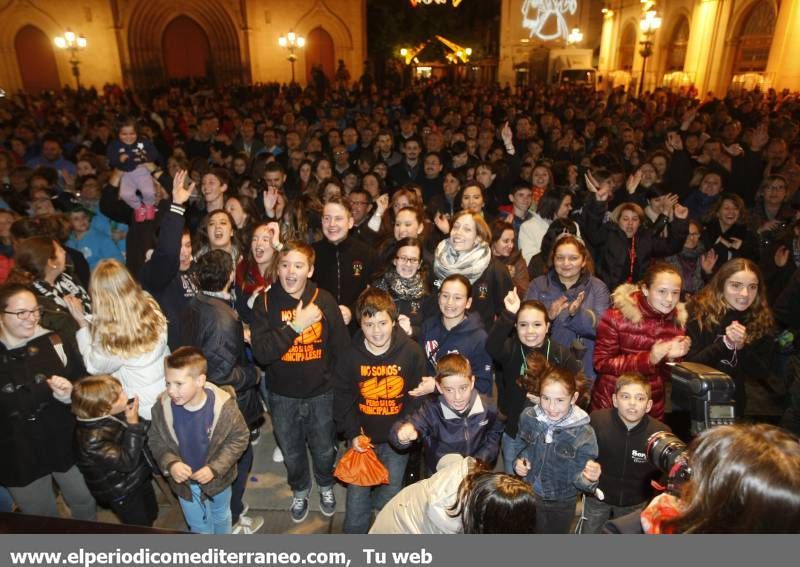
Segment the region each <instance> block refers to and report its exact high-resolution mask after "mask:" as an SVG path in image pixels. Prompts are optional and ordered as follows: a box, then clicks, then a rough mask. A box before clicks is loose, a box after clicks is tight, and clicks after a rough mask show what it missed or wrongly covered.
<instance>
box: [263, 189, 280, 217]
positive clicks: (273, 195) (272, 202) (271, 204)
mask: <svg viewBox="0 0 800 567" xmlns="http://www.w3.org/2000/svg"><path fill="white" fill-rule="evenodd" d="M262 199H263V200H264V211H265V212H266V213H267V215H269V216H270V217H273V216H275V206H276V205H277V204H278V189H277V187H267V190H266V191H264V195H263V197H262Z"/></svg>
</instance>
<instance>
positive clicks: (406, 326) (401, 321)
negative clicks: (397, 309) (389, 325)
mask: <svg viewBox="0 0 800 567" xmlns="http://www.w3.org/2000/svg"><path fill="white" fill-rule="evenodd" d="M397 324H398V325H399V326H400V328H401V329H403V331H405V333H406V334H407V335H408V336H409V337H410V336H411V335H412V334H413V332H414V331H413V329H412V328H411V319H409V318H408V315H398V316H397Z"/></svg>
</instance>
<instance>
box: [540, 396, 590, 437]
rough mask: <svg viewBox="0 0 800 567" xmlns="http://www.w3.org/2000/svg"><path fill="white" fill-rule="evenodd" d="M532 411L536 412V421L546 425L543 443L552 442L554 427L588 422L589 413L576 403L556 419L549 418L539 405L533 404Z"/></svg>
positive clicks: (575, 425) (565, 426) (573, 425)
mask: <svg viewBox="0 0 800 567" xmlns="http://www.w3.org/2000/svg"><path fill="white" fill-rule="evenodd" d="M534 411H535V412H536V419H537V421H539V422H540V423H544V424H545V425H546V426H547V432H546V433H545V435H544V442H545V443H552V442H553V431H555V430H556V429H567V428H569V427H578V426H579V425H587V424H588V423H589V414H588V413H586V412H585V411H583V410H582V409H581V408H579V407H578V406H576V405H573V406H572V407H571V408H570V411H569V413H567V415H565V416H564V417H562V418H561V419H559V420H557V421H553V420H552V419H550V417H549V416H548V415H547V413H545V411H544V410H543V409H542V406H540V405H536V406H534Z"/></svg>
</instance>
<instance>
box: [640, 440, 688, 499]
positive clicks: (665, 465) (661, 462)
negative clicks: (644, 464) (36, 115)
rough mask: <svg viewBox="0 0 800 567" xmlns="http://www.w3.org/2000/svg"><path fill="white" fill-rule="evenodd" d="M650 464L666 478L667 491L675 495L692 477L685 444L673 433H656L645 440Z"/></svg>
mask: <svg viewBox="0 0 800 567" xmlns="http://www.w3.org/2000/svg"><path fill="white" fill-rule="evenodd" d="M645 453H646V454H647V458H648V459H649V460H650V463H651V464H652V465H653V466H654V467H656V468H657V469H658V470H660V471H661V472H662V473H664V474H665V475H666V477H667V491H668V492H671V493H673V494H677V493H678V491H679V490H680V487H681V485H682V484H683V483H685V482H686V481H687V480H689V477H690V476H692V465H691V463H690V462H689V452H688V451H687V449H686V444H685V443H684V442H683V441H681V440H680V439H679V438H678V437H677V436H676V435H675V434H674V433H670V432H669V431H657V432H656V433H653V434H652V435H651V436H650V438H649V439H648V440H647V448H646V449H645Z"/></svg>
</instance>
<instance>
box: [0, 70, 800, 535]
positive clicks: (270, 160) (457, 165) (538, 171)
mask: <svg viewBox="0 0 800 567" xmlns="http://www.w3.org/2000/svg"><path fill="white" fill-rule="evenodd" d="M346 83H347V81H344V82H343V84H338V85H337V88H336V89H330V90H323V91H322V92H319V91H317V90H315V89H314V88H313V87H308V88H305V89H303V88H300V87H299V86H297V85H291V86H288V87H287V86H283V87H281V86H279V85H277V84H269V85H260V86H252V87H246V88H245V87H241V88H230V89H218V90H212V89H207V90H196V91H189V90H187V89H186V88H182V87H172V88H169V89H165V90H160V91H154V92H152V93H149V94H147V95H145V94H144V93H138V94H137V93H133V92H131V91H128V90H123V89H121V88H120V87H118V86H115V85H106V86H104V87H103V88H102V90H101V91H97V90H95V89H89V90H80V91H78V92H75V91H69V90H65V91H63V92H61V93H57V94H47V95H42V96H39V97H34V96H28V95H24V94H19V95H17V96H13V97H10V98H7V99H0V184H2V189H1V190H0V283H1V284H2V285H0V311H1V312H0V367H1V368H0V370H1V371H0V376H2V377H1V378H0V424H1V426H0V445H2V447H3V449H4V450H3V453H4V454H5V455H6V458H5V459H4V462H5V463H6V464H5V465H0V508H2V510H3V511H10V510H12V509H17V510H18V511H20V512H21V513H25V514H39V515H50V516H55V515H57V513H58V512H57V506H56V496H55V491H54V490H51V487H52V486H53V483H55V485H57V486H58V488H59V490H60V492H61V494H62V495H63V498H64V501H65V503H66V504H67V506H68V507H69V508H70V511H71V513H72V515H73V516H74V517H76V518H80V519H89V520H91V519H94V518H95V513H96V503H99V504H100V505H102V506H105V507H108V508H110V509H112V510H113V511H114V513H115V514H116V515H117V516H118V517H119V519H120V521H121V522H123V523H127V524H136V525H152V524H153V522H154V520H155V518H156V517H157V513H158V507H157V505H156V498H155V494H154V491H153V488H152V482H153V475H164V476H165V477H166V478H167V479H168V481H169V486H170V487H171V489H172V490H173V492H174V493H175V495H176V496H177V497H178V501H179V502H180V505H181V508H182V510H183V513H184V517H185V520H186V522H187V524H188V526H189V528H190V529H191V530H192V531H195V532H202V533H230V532H233V533H241V534H249V533H255V532H257V531H258V529H259V528H260V527H261V526H262V525H263V519H262V518H260V517H259V516H257V515H254V514H251V513H249V507H248V505H247V503H246V502H245V501H244V499H243V496H244V492H245V488H246V484H247V479H248V473H249V471H250V470H251V468H252V466H253V459H254V453H253V448H252V447H253V445H254V444H255V443H257V442H258V440H259V436H260V428H261V425H262V424H263V423H264V421H265V420H270V421H271V424H272V431H273V433H274V436H275V441H276V442H277V448H276V450H275V452H274V453H273V459H274V460H276V461H277V462H282V463H284V465H285V468H286V480H287V483H288V485H289V486H290V488H291V490H292V493H293V496H292V500H291V502H290V503H287V504H288V506H289V514H290V515H291V519H292V520H293V521H294V522H297V523H300V522H303V521H304V520H305V519H306V518H307V516H308V514H309V498H310V497H311V490H312V486H313V485H316V488H317V491H318V493H319V508H320V512H321V513H322V514H323V515H325V516H332V515H333V514H334V513H336V511H337V509H338V510H339V511H341V510H342V509H343V510H344V512H345V520H344V530H345V531H346V532H348V533H367V532H371V533H457V532H466V533H485V532H525V533H528V532H537V533H566V532H568V531H569V530H570V529H572V528H571V526H572V525H573V522H574V519H575V513H576V505H577V504H578V500H579V499H581V500H582V508H581V509H582V514H583V516H584V520H585V521H582V522H581V528H580V530H581V531H582V532H584V533H587V532H591V533H597V532H599V531H600V530H601V529H602V528H603V525H604V524H605V522H606V521H607V520H610V519H614V518H618V517H620V516H624V515H625V514H628V513H631V512H633V513H638V511H640V510H643V511H642V519H643V522H642V525H643V526H644V527H645V529H648V528H652V530H653V531H658V530H666V531H669V530H673V531H675V530H677V531H734V532H735V531H743V532H744V531H790V532H797V531H800V501H798V497H797V494H798V493H800V476H798V475H800V472H798V467H797V466H796V465H797V462H798V458H800V457H798V451H799V450H798V440H797V438H796V437H795V435H797V434H798V433H800V360H799V359H798V358H797V355H796V352H797V351H796V349H797V348H798V347H800V342H798V340H797V339H796V337H797V338H800V335H798V328H799V326H800V323H799V322H800V301H798V299H800V271H798V269H797V268H798V267H799V266H800V192H798V184H799V183H800V163H798V161H799V160H800V143H799V142H800V138H799V137H798V133H800V98H798V97H797V96H796V95H794V94H792V93H789V92H780V93H779V92H775V91H772V90H770V91H764V92H762V91H738V92H731V93H729V94H728V95H727V96H726V97H725V98H722V99H719V98H714V97H713V96H711V95H708V96H706V97H705V98H701V97H700V96H698V94H697V93H696V92H693V91H686V92H684V91H682V92H679V93H675V92H670V91H668V90H660V89H659V90H656V91H655V92H652V93H646V94H645V95H643V96H641V97H639V98H636V97H634V96H632V94H631V93H628V92H626V91H625V90H624V89H622V88H618V89H614V90H612V91H610V92H600V91H593V90H590V89H585V88H582V87H564V86H560V87H555V86H547V85H534V86H531V87H526V88H523V87H516V88H511V87H506V88H504V89H503V88H500V87H497V86H492V87H488V86H477V85H470V84H460V85H452V84H446V83H440V82H431V81H428V82H421V83H416V84H414V85H412V86H409V87H407V88H406V89H404V90H390V89H381V88H379V87H378V86H376V85H372V84H369V85H364V84H362V83H357V84H354V85H352V87H347V86H346ZM365 86H366V88H365ZM677 361H692V362H699V363H703V364H705V365H708V366H711V367H713V368H715V369H717V370H720V371H722V372H724V373H726V374H729V375H730V376H731V377H732V379H733V381H734V383H735V408H736V415H737V417H738V418H739V420H741V421H744V422H747V423H750V424H759V425H750V426H748V427H744V428H733V429H732V430H730V431H732V433H730V434H731V435H734V436H738V437H737V442H739V443H740V444H741V445H740V447H744V446H747V447H751V448H752V450H749V451H744V450H742V455H744V457H742V459H743V460H744V461H747V458H749V457H748V455H749V456H752V459H753V461H752V462H750V461H747V462H744V464H743V465H742V466H743V467H745V470H747V467H752V468H753V470H757V469H759V467H761V468H762V469H764V470H766V469H765V467H764V465H763V463H761V464H758V465H757V464H756V462H755V460H756V459H758V458H759V456H760V457H762V458H766V457H764V455H768V458H770V459H773V461H774V463H776V464H775V466H774V467H773V468H772V472H773V474H772V476H770V477H769V478H768V479H767V480H765V481H764V482H770V483H773V484H774V486H775V487H776V488H775V490H776V491H781V490H784V489H785V490H784V492H781V494H784V493H785V495H784V496H783V497H779V496H774V497H773V498H772V500H770V501H769V502H768V503H767V504H764V505H763V507H762V508H759V509H758V512H757V513H755V514H750V513H749V512H748V513H746V514H745V513H743V514H741V515H742V516H747V517H748V520H747V522H745V521H744V519H743V518H740V520H741V521H735V520H733V519H732V518H730V517H726V518H724V521H722V520H720V521H718V522H717V523H714V520H713V519H708V518H706V516H708V515H709V514H711V513H712V512H715V510H713V509H709V508H708V507H706V508H704V507H703V505H701V503H700V501H701V500H702V499H703V498H704V497H709V498H710V496H709V495H710V494H711V490H712V489H711V488H708V487H706V486H704V485H702V484H701V483H700V481H693V482H692V483H688V484H687V485H686V487H685V494H684V495H683V497H684V500H683V501H682V502H684V504H681V503H680V502H681V501H679V502H678V503H677V504H674V503H673V504H674V505H673V507H672V508H671V509H672V510H674V511H675V512H674V516H670V517H669V518H667V519H666V520H665V522H653V521H650V520H648V518H652V517H653V516H654V515H657V513H656V512H654V511H653V506H660V507H661V508H659V509H658V510H663V507H664V502H663V499H662V500H659V499H656V501H654V503H655V504H652V503H651V504H648V503H649V502H650V500H651V498H652V497H653V491H652V487H651V481H652V480H655V479H656V478H658V476H659V474H660V473H659V471H658V470H657V469H656V467H655V466H654V465H653V464H652V463H650V462H649V461H648V459H647V457H646V455H645V445H646V441H647V438H648V437H649V435H650V434H652V433H654V432H657V431H663V430H669V429H670V427H671V426H672V427H679V426H680V423H681V421H680V419H679V418H677V417H676V413H677V412H673V408H672V404H671V396H670V390H671V386H670V367H669V365H670V363H672V362H677ZM723 430H724V431H728V429H724V428H723ZM365 436H366V437H368V438H369V440H365ZM776 439H779V440H780V441H776ZM712 441H713V440H712ZM703 442H705V443H711V441H707V440H706V441H703ZM759 444H761V445H763V444H766V445H769V446H770V447H771V448H772V449H773V450H771V451H763V450H757V449H756V448H757V447H759V446H761V445H759ZM345 446H346V447H347V448H349V449H350V450H354V451H357V452H365V451H369V450H373V451H374V452H375V454H376V455H377V457H378V459H379V460H380V461H381V463H382V464H383V465H384V466H385V467H386V469H387V470H388V473H389V482H388V484H383V485H379V486H373V487H368V486H356V485H355V484H351V485H348V486H347V501H346V503H345V505H344V506H342V505H341V503H337V501H336V497H335V494H334V490H333V488H334V485H335V484H336V482H337V480H336V477H335V476H334V469H335V466H336V462H337V455H338V456H340V454H341V452H342V449H344V448H345ZM702 446H703V445H702V443H701V445H700V447H702ZM698 450H699V449H698ZM701 453H702V451H701ZM309 456H310V462H309ZM500 456H502V469H503V470H502V472H494V473H493V472H490V471H491V470H492V467H494V465H495V463H496V462H497V461H498V459H499V457H500ZM787 463H789V464H791V463H794V465H792V466H788V465H787ZM715 466H716V465H715ZM719 466H721V467H724V466H725V463H723V464H721V465H719ZM700 468H702V467H700ZM706 468H708V469H709V470H711V469H713V468H714V467H713V466H711V465H708V467H706ZM766 468H769V467H766ZM759 470H760V469H759ZM762 472H763V471H762ZM759 474H760V473H759ZM764 474H765V475H766V472H764ZM759 478H760V477H759ZM742 490H744V489H742ZM704 495H705V496H704ZM719 498H723V496H719ZM714 506H717V507H721V506H722V505H721V504H720V502H719V500H717V501H715V502H714ZM737 509H738V508H737ZM684 512H685V518H684V517H683V516H684ZM704 515H705V516H704ZM675 518H678V519H675ZM770 518H771V519H770ZM775 518H780V519H781V520H782V521H783V523H776V522H775V521H774V520H775ZM717 519H718V520H719V518H717ZM762 519H763V521H762ZM706 520H708V521H706ZM662 523H663V524H664V526H666V525H668V526H671V527H670V528H669V530H667V529H666V528H664V527H663V526H662ZM654 526H655V527H654Z"/></svg>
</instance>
